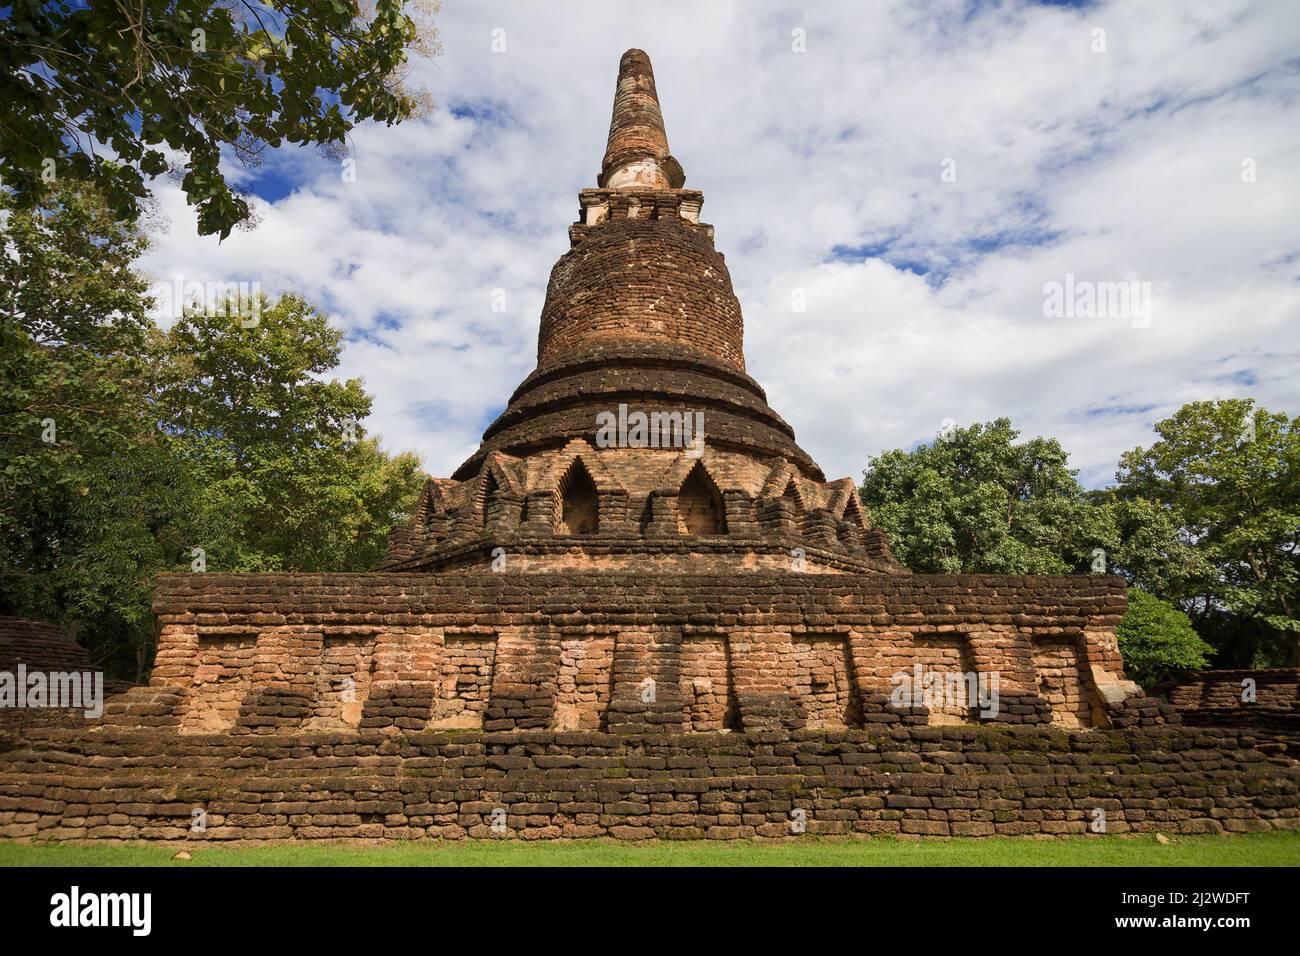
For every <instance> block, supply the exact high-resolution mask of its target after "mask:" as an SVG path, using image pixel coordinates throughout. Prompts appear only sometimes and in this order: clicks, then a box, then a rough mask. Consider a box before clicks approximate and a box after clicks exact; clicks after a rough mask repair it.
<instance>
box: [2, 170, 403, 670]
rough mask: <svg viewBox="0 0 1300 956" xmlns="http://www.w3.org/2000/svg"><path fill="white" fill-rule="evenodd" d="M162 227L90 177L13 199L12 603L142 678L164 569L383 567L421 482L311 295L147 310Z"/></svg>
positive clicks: (8, 453)
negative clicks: (28, 201)
mask: <svg viewBox="0 0 1300 956" xmlns="http://www.w3.org/2000/svg"><path fill="white" fill-rule="evenodd" d="M145 242H146V239H145V237H144V236H143V235H142V234H141V233H140V232H139V231H137V230H136V229H135V228H134V227H132V226H130V225H126V224H123V223H121V222H119V221H118V220H117V219H116V217H115V215H114V214H113V212H112V211H111V210H110V209H109V208H108V207H107V205H106V204H105V203H103V202H102V201H101V200H100V199H99V198H98V197H97V196H96V195H95V193H94V192H93V191H92V190H89V189H87V188H84V187H82V186H80V185H74V184H72V183H59V184H57V186H56V188H55V189H54V190H53V191H52V192H51V193H50V194H48V195H47V197H46V199H45V200H44V201H43V202H42V203H41V204H40V205H39V206H38V207H35V208H31V209H19V208H15V207H14V205H13V203H12V197H11V196H9V195H7V194H0V247H2V251H3V254H0V278H2V279H3V280H4V282H3V285H2V286H0V288H3V289H4V290H5V291H4V293H3V294H2V295H0V613H6V614H15V615H18V616H21V617H31V618H36V619H40V620H46V621H51V622H53V623H57V624H61V625H64V626H65V627H67V628H68V629H69V630H71V631H72V632H73V633H74V634H76V635H77V639H78V640H79V641H80V642H81V643H82V644H84V645H85V646H86V647H87V648H88V649H89V650H90V651H91V655H92V658H93V659H94V660H95V661H96V663H98V664H100V665H102V666H104V667H105V669H106V670H107V671H108V672H109V673H110V675H111V676H120V677H134V678H136V679H140V678H142V677H143V676H144V674H145V671H146V669H147V666H148V662H149V660H150V659H151V656H152V654H151V652H152V648H153V646H154V640H155V633H154V619H153V615H152V613H151V610H150V594H151V591H152V588H153V580H154V577H155V575H156V574H157V573H159V572H161V571H188V570H190V568H191V561H192V560H193V558H194V551H193V549H194V548H204V549H205V551H206V552H207V554H206V555H205V559H206V563H207V567H208V569H209V570H290V571H293V570H336V571H347V570H365V569H369V568H372V567H374V566H375V564H377V563H378V560H379V557H380V555H381V554H382V553H383V549H384V546H385V543H386V538H387V532H388V530H389V528H391V527H392V526H393V525H394V524H397V523H398V522H400V521H402V520H404V519H405V518H406V517H407V516H408V515H409V513H410V511H411V509H412V507H413V506H414V503H415V500H416V498H417V496H418V494H419V489H420V487H421V485H422V484H423V475H422V473H421V468H420V462H419V460H418V459H417V458H416V457H415V456H414V455H410V454H405V455H397V456H389V455H388V454H386V453H385V452H384V451H382V450H381V449H380V447H379V443H378V442H377V441H376V440H375V439H373V438H368V437H366V435H365V433H364V430H363V429H362V428H361V426H360V424H359V422H360V420H361V419H363V418H364V417H365V416H366V415H367V414H368V413H369V411H370V399H369V397H368V396H367V395H366V394H365V392H364V390H363V389H362V387H361V383H360V382H359V381H355V380H353V381H348V382H338V381H334V380H330V379H327V378H326V377H325V376H327V375H328V373H329V372H330V371H331V370H332V369H334V368H335V367H336V366H337V364H338V359H339V355H340V348H341V340H342V336H341V333H339V332H338V331H337V330H335V329H332V328H330V327H329V324H328V322H327V321H326V320H325V318H324V317H323V316H321V315H319V314H318V313H316V312H315V310H313V309H311V308H310V307H309V306H308V305H307V304H306V303H305V302H303V301H302V300H301V299H300V298H297V297H293V296H289V297H285V298H284V299H281V300H280V301H279V302H278V303H276V304H275V305H273V306H272V305H268V304H267V303H265V302H264V301H263V300H261V299H258V300H257V301H256V302H255V303H251V302H250V303H245V305H246V306H247V309H246V311H245V312H244V313H240V312H238V311H234V312H228V313H216V314H211V315H207V314H189V315H186V316H185V317H184V318H182V319H181V320H180V321H178V322H177V323H176V325H175V326H174V327H173V329H172V330H171V331H170V332H166V333H164V332H163V331H162V330H160V329H158V328H156V327H155V326H154V325H153V324H152V322H151V321H150V319H149V317H148V310H149V308H150V301H149V298H148V294H147V289H146V285H145V282H144V280H142V279H141V278H140V277H139V276H137V275H136V274H135V273H133V272H132V271H131V262H132V260H133V259H134V258H135V257H136V256H137V255H139V254H140V252H142V251H143V249H144V246H145Z"/></svg>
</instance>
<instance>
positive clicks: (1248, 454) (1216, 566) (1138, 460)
mask: <svg viewBox="0 0 1300 956" xmlns="http://www.w3.org/2000/svg"><path fill="white" fill-rule="evenodd" d="M1155 429H1156V432H1157V434H1158V435H1159V436H1160V439H1159V441H1157V442H1156V443H1155V444H1153V445H1152V446H1151V447H1150V448H1146V449H1143V448H1135V449H1133V450H1132V451H1130V452H1128V453H1126V454H1125V455H1124V456H1123V457H1122V458H1121V460H1120V467H1119V472H1118V474H1117V475H1116V478H1117V486H1116V488H1115V496H1116V498H1117V499H1118V500H1120V501H1124V502H1130V503H1132V502H1139V501H1142V502H1148V503H1149V506H1154V507H1157V508H1159V509H1161V510H1163V511H1164V512H1165V513H1166V514H1167V515H1168V520H1169V521H1170V522H1171V523H1172V524H1173V525H1175V526H1176V527H1177V538H1178V541H1179V545H1180V547H1182V548H1183V549H1186V550H1189V551H1191V552H1194V554H1195V556H1196V559H1195V562H1194V564H1192V565H1191V566H1190V567H1188V568H1187V569H1186V573H1184V574H1181V575H1179V576H1178V577H1177V578H1176V579H1173V580H1170V581H1168V582H1167V584H1168V587H1169V592H1168V596H1171V597H1173V598H1174V599H1176V600H1177V602H1178V603H1179V605H1180V606H1181V607H1183V609H1184V610H1186V611H1187V612H1188V613H1189V614H1190V616H1191V618H1192V620H1193V621H1194V622H1196V623H1197V626H1198V628H1201V629H1203V632H1206V631H1208V630H1210V629H1212V628H1215V629H1224V630H1228V631H1232V632H1234V633H1235V635H1236V639H1237V640H1238V641H1240V640H1241V637H1242V635H1241V629H1240V627H1237V626H1234V625H1232V624H1231V623H1229V620H1230V618H1231V617H1233V616H1235V617H1237V618H1240V619H1241V620H1243V621H1246V622H1249V624H1250V625H1251V626H1252V628H1253V631H1254V639H1253V641H1250V642H1248V643H1249V645H1253V646H1247V647H1246V648H1245V649H1244V650H1239V651H1238V653H1242V654H1244V656H1246V657H1247V658H1248V659H1247V660H1246V661H1245V662H1246V663H1251V664H1258V663H1267V662H1269V661H1273V660H1279V659H1281V658H1283V657H1289V658H1290V661H1291V663H1292V664H1295V665H1300V617H1297V610H1298V608H1300V418H1290V419H1289V418H1287V416H1285V415H1282V414H1275V413H1271V412H1269V411H1267V410H1266V409H1263V408H1259V409H1256V408H1255V403H1254V402H1253V401H1252V400H1250V399H1228V400H1224V401H1201V402H1191V403H1190V404H1187V405H1184V406H1183V407H1182V408H1181V409H1179V411H1178V412H1177V413H1176V414H1175V415H1173V417H1171V418H1167V419H1165V420H1164V421H1161V422H1159V423H1158V424H1157V425H1156V426H1155Z"/></svg>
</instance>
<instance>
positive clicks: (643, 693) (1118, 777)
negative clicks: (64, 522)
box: [0, 50, 1300, 841]
mask: <svg viewBox="0 0 1300 956" xmlns="http://www.w3.org/2000/svg"><path fill="white" fill-rule="evenodd" d="M684 183H685V176H684V173H683V170H682V167H681V164H680V163H679V162H678V161H677V160H676V159H675V158H674V157H673V156H672V155H671V154H670V153H669V151H668V141H667V136H666V134H665V132H664V125H663V117H662V113H661V111H660V108H659V102H658V97H657V94H656V91H655V86H654V76H653V73H652V71H651V67H650V61H649V58H648V57H647V56H646V55H645V54H644V53H643V52H641V51H639V50H630V51H628V52H627V53H626V54H625V55H624V56H623V58H622V61H621V62H620V65H619V75H618V81H617V87H616V94H615V102H614V111H613V116H612V119H611V123H610V134H609V141H608V148H607V150H606V155H605V160H604V163H603V165H602V168H601V171H600V173H599V175H598V177H597V186H596V188H594V189H585V190H583V191H582V192H581V193H580V194H579V202H580V212H579V217H578V221H577V222H576V223H575V224H573V225H572V226H571V227H570V228H569V240H570V249H569V250H568V251H567V252H566V253H565V254H564V255H563V256H561V257H560V260H559V261H558V262H557V263H556V265H555V268H554V270H553V272H552V274H551V281H550V285H549V288H548V290H547V297H546V302H545V305H544V306H543V309H542V315H541V323H540V330H539V336H538V351H537V368H536V369H535V370H534V371H533V372H532V373H531V374H530V375H528V376H527V378H525V380H524V381H523V383H522V384H520V386H519V387H518V388H517V389H516V390H515V392H514V394H513V395H512V396H511V398H510V401H509V403H508V405H507V407H506V408H505V410H504V411H503V412H502V413H501V415H500V416H499V417H498V418H497V419H496V420H495V421H494V422H492V423H491V424H490V425H489V426H488V427H487V429H486V431H485V433H484V436H483V441H482V443H481V445H480V447H479V448H478V450H477V451H476V452H475V453H474V454H473V455H471V456H470V457H469V458H468V459H467V460H466V461H465V462H464V463H463V464H461V465H460V466H459V467H458V468H457V469H455V470H454V471H453V472H452V473H451V475H450V477H448V478H430V479H429V480H428V481H427V482H426V484H425V487H424V489H423V491H422V493H421V495H420V498H419V502H418V505H417V507H416V509H415V513H414V515H413V517H412V518H411V520H410V521H408V522H406V523H405V524H403V525H401V526H400V527H398V528H396V529H395V530H394V532H393V534H392V536H391V539H390V545H389V549H388V553H387V555H386V556H385V558H384V560H383V562H382V563H381V565H380V567H379V568H378V569H376V570H375V571H372V572H366V573H359V574H215V573H205V574H187V575H163V576H160V578H159V579H158V581H157V584H156V587H155V591H154V610H155V612H156V614H157V616H158V624H159V629H160V640H159V645H158V650H157V654H156V657H155V661H154V667H153V671H152V675H151V679H150V683H149V686H147V687H138V688H134V689H131V690H129V691H127V692H126V693H123V694H120V695H118V696H116V697H114V698H113V699H112V700H110V702H109V704H108V706H107V708H106V711H105V714H104V716H103V718H102V719H101V720H99V721H96V722H93V723H90V724H86V725H85V726H79V727H67V728H45V729H33V730H30V731H29V730H24V731H23V732H22V733H20V734H18V735H16V736H15V735H10V736H9V737H7V738H0V751H3V752H2V753H0V839H3V838H11V839H44V840H63V839H169V840H172V839H174V840H199V841H201V840H228V839H316V838H414V837H447V838H464V837H485V838H514V837H520V838H524V839H538V838H569V837H591V836H613V837H621V838H629V839H633V838H648V837H660V838H688V837H701V838H718V839H732V838H786V839H796V838H798V837H799V836H800V835H802V834H805V833H812V834H856V835H871V834H904V835H916V836H930V835H945V836H947V835H953V836H962V835H965V836H983V835H992V834H1009V835H1010V834H1066V833H1102V832H1106V833H1121V832H1126V831H1146V830H1154V829H1164V830H1169V831H1175V832H1241V831H1247V830H1258V829H1272V828H1296V827H1297V826H1300V763H1297V761H1296V759H1295V748H1296V746H1297V743H1298V742H1297V740H1296V736H1295V735H1294V734H1293V733H1291V732H1290V731H1288V730H1286V729H1285V728H1283V729H1282V730H1281V731H1279V730H1278V729H1277V728H1265V729H1264V730H1259V729H1257V728H1253V727H1250V726H1243V725H1232V726H1214V727H1210V726H1205V727H1201V726H1197V727H1192V726H1188V725H1185V724H1184V723H1183V721H1182V719H1181V715H1180V713H1179V706H1180V704H1179V700H1180V699H1179V698H1177V697H1176V698H1175V701H1174V703H1169V702H1166V701H1164V700H1161V699H1158V698H1154V697H1150V698H1149V697H1147V696H1145V695H1144V694H1143V693H1142V692H1141V690H1140V688H1138V686H1137V685H1136V684H1134V683H1132V682H1131V681H1128V680H1126V679H1125V676H1124V670H1123V664H1122V661H1121V659H1120V655H1119V651H1118V645H1117V641H1116V635H1115V628H1116V626H1117V624H1118V623H1119V620H1120V618H1121V617H1122V615H1123V614H1124V611H1125V609H1126V606H1127V605H1126V598H1125V589H1124V583H1123V582H1122V581H1121V580H1120V579H1119V578H1116V577H1110V576H1102V575H1077V576H1064V577H1047V576H999V575H923V574H912V573H909V572H908V571H907V570H906V569H905V568H903V567H902V566H901V565H900V564H899V563H898V562H897V561H896V560H895V558H894V557H893V555H892V553H891V552H890V548H889V542H888V539H887V536H886V535H885V534H884V533H883V532H882V531H880V530H879V529H876V528H873V527H872V524H871V521H870V515H869V514H868V512H867V509H866V508H865V507H864V506H863V504H862V502H861V500H860V499H859V497H858V491H857V488H856V486H855V484H854V482H853V480H852V479H850V478H840V479H837V480H833V481H828V480H826V478H825V476H824V475H823V473H822V472H821V470H820V468H818V466H817V464H816V463H815V462H814V461H813V460H812V458H811V457H810V456H809V455H808V454H807V453H806V452H804V451H803V449H801V448H800V447H799V446H798V445H797V444H796V442H795V439H794V431H793V429H792V428H791V427H790V426H789V425H788V424H787V423H786V422H785V421H784V420H783V419H781V418H780V416H778V415H777V414H776V412H775V411H773V410H772V409H771V408H770V407H769V406H768V404H767V399H766V395H765V393H764V392H763V390H762V388H761V387H760V386H759V385H758V383H757V382H755V381H754V380H753V379H752V378H750V377H749V375H748V374H747V373H746V371H745V358H744V349H743V322H742V318H741V310H740V305H739V303H738V301H737V299H736V296H735V293H734V292H733V290H732V287H731V280H730V276H729V273H728V271H727V267H726V264H725V262H724V260H723V256H722V254H721V253H719V252H718V251H717V250H716V249H715V248H714V231H713V227H712V226H709V225H707V224H704V223H702V222H701V221H700V210H701V206H702V203H703V195H702V194H701V193H700V192H699V191H697V190H691V189H686V188H684ZM994 681H996V683H993V682H994ZM906 688H912V689H914V690H915V691H916V693H914V694H900V690H903V689H906ZM927 689H928V690H930V691H946V692H934V693H927V692H926V690H927ZM990 692H991V694H990ZM990 705H991V706H990ZM200 817H201V818H202V819H203V820H204V821H205V823H204V826H203V827H201V828H195V826H194V824H193V821H194V820H195V819H197V818H200ZM1099 820H1102V821H1103V823H1102V825H1101V826H1100V827H1099V826H1098V821H1099Z"/></svg>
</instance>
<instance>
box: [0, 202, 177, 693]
mask: <svg viewBox="0 0 1300 956" xmlns="http://www.w3.org/2000/svg"><path fill="white" fill-rule="evenodd" d="M146 242H147V240H146V239H145V237H144V236H143V234H141V233H140V232H139V231H137V230H136V229H134V228H133V227H131V226H129V225H124V224H122V223H121V222H119V221H118V220H117V219H116V217H115V216H114V214H113V212H112V211H111V210H110V209H109V208H108V207H107V206H106V205H105V203H104V202H103V201H102V200H101V199H100V198H99V197H98V196H97V195H96V194H95V193H94V192H93V191H91V190H87V189H84V188H81V187H79V186H76V185H74V184H70V183H61V184H58V185H57V186H56V188H54V189H53V190H51V191H50V192H49V193H47V194H46V195H45V197H44V198H43V200H42V201H41V202H40V203H39V204H38V205H36V206H35V207H32V208H27V209H19V208H15V206H14V203H13V201H12V196H10V195H9V194H7V193H0V244H2V245H3V255H0V278H2V280H3V281H0V286H2V287H3V288H4V289H5V290H6V293H5V295H4V296H3V299H2V300H0V439H2V440H0V608H3V609H4V610H5V611H6V612H8V613H13V614H19V615H24V616H29V617H36V618H42V619H46V620H52V621H57V622H59V623H64V624H68V625H71V626H72V627H73V629H74V630H75V629H76V628H78V627H80V626H82V625H85V624H89V625H91V627H92V628H93V629H95V634H94V635H92V636H91V640H90V643H91V644H93V645H94V646H93V647H92V650H94V651H95V652H96V656H97V658H98V659H99V660H101V661H103V660H104V659H105V658H106V657H114V656H115V655H118V654H121V655H122V657H123V658H124V660H125V662H126V663H124V664H123V671H124V672H127V671H129V668H130V666H131V664H132V663H133V662H134V661H135V660H137V659H138V658H139V657H140V653H139V652H140V650H141V648H140V647H139V646H137V645H136V644H135V643H133V642H136V641H137V639H139V640H145V641H147V639H148V636H149V631H151V626H150V627H148V628H145V629H143V631H142V630H141V624H142V620H143V614H147V612H148V606H149V605H148V589H149V580H148V578H149V576H150V574H151V572H152V570H154V569H156V568H158V567H160V566H163V565H165V564H167V563H168V562H167V560H166V559H165V558H164V557H163V554H162V551H163V550H165V548H164V547H163V546H162V545H161V544H160V542H161V541H163V540H164V539H165V538H166V537H167V534H168V531H167V529H168V528H170V527H172V526H173V525H174V522H175V521H177V520H178V519H179V517H180V516H181V515H182V514H183V508H182V505H181V504H180V502H179V501H178V500H177V499H176V497H175V495H176V493H177V492H178V491H179V490H180V489H181V488H182V487H183V482H182V481H181V480H180V479H179V478H178V477H177V476H176V475H175V474H174V473H172V472H173V471H174V469H172V468H171V467H170V466H169V465H168V464H167V463H168V458H169V454H170V452H169V449H168V448H167V447H166V446H167V441H166V438H165V436H162V435H160V434H158V433H157V431H156V429H155V428H154V424H153V420H152V415H151V412H150V410H149V407H148V403H147V396H148V392H149V389H150V381H149V376H150V369H151V364H150V363H149V361H148V360H147V356H148V335H149V330H150V328H151V323H150V321H149V318H148V316H147V314H146V306H147V301H146V297H145V283H144V281H143V280H142V279H140V278H139V277H138V276H137V275H135V273H133V272H132V270H131V262H132V260H133V259H134V258H135V257H136V256H138V255H139V254H140V253H141V252H143V250H144V248H145V245H146ZM150 474H163V475H164V476H165V477H163V478H160V479H157V480H154V481H150V480H149V479H147V478H146V476H147V475H150ZM127 516H130V518H131V520H130V521H127ZM142 634H143V637H141V635H142ZM109 645H112V646H113V648H114V649H113V650H105V649H106V648H108V647H109ZM100 651H105V654H104V655H102V656H101V655H100V653H99V652H100Z"/></svg>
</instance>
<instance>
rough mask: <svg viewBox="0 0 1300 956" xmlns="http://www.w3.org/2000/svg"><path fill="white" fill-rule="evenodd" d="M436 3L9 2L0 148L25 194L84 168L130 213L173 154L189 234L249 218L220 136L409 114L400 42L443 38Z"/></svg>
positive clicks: (287, 135) (314, 139) (223, 231)
mask: <svg viewBox="0 0 1300 956" xmlns="http://www.w3.org/2000/svg"><path fill="white" fill-rule="evenodd" d="M435 9H436V2H430V0H425V2H424V3H423V4H417V3H412V2H408V0H373V5H372V6H371V5H369V4H368V5H367V8H363V7H361V6H360V5H358V0H327V2H313V0H135V2H132V3H116V2H115V3H109V2H105V0H90V2H87V3H74V2H71V0H59V2H55V3H37V2H33V0H19V2H15V3H13V4H11V5H10V8H9V10H8V12H7V15H6V17H5V18H4V19H2V20H0V112H3V115H4V117H5V120H4V122H3V123H0V159H2V160H3V168H2V171H0V175H3V177H4V179H5V182H6V184H7V185H8V186H9V187H10V188H12V189H13V190H15V191H16V194H17V195H18V196H19V197H21V198H22V199H23V200H24V201H25V202H26V203H28V204H29V205H30V204H34V203H36V202H39V201H40V197H41V193H42V192H43V189H44V187H45V185H46V184H47V183H49V182H50V181H52V180H54V179H57V180H66V179H77V180H81V181H83V182H93V183H94V184H95V186H96V187H97V188H98V190H99V191H100V192H101V193H102V194H103V195H104V196H105V197H106V198H107V201H108V203H109V205H110V207H111V208H112V209H113V210H114V211H115V212H116V214H117V215H118V217H119V218H121V219H123V220H127V221H132V220H134V219H135V218H136V216H137V214H138V212H139V209H140V201H141V199H142V198H144V197H145V196H146V195H147V194H148V189H147V187H146V185H145V177H154V176H158V175H161V174H162V173H165V172H167V171H168V169H169V168H170V163H171V161H172V160H171V156H169V152H168V151H170V153H171V155H172V156H178V157H180V160H181V161H182V162H183V164H184V168H185V172H184V175H183V178H182V181H181V186H182V188H183V189H184V190H185V194H186V196H187V198H188V200H189V202H190V204H191V205H197V206H198V222H199V232H200V233H201V234H204V235H208V234H211V233H219V234H220V235H221V237H222V238H224V237H225V236H226V235H228V234H229V232H230V230H231V228H232V227H233V226H234V225H235V224H237V223H239V222H242V221H245V220H247V219H248V217H249V215H250V212H249V207H248V204H247V202H246V201H245V200H244V199H242V198H240V197H239V196H237V195H236V194H235V193H234V192H233V191H232V190H231V188H230V185H229V184H228V182H227V180H226V177H225V175H224V174H223V172H222V170H221V168H220V163H221V161H222V159H223V148H226V150H227V152H228V153H233V154H235V155H237V156H239V157H240V158H242V159H245V160H252V159H255V158H256V157H257V155H258V154H259V153H260V152H261V151H262V149H263V148H264V147H266V146H268V145H269V146H271V147H273V148H274V147H278V146H279V145H280V144H281V143H284V142H288V143H315V144H322V145H326V146H331V145H333V146H337V145H338V144H342V143H343V142H344V140H345V137H346V136H347V133H348V131H349V130H351V129H352V127H353V126H354V125H355V124H356V123H358V122H362V121H365V120H378V121H380V122H384V123H387V124H390V125H391V124H393V123H397V122H400V121H401V120H403V119H405V118H407V117H409V116H411V115H413V114H414V113H416V112H418V110H419V108H420V105H421V101H420V97H419V96H417V95H412V94H411V93H410V92H408V91H407V90H406V89H405V88H404V87H403V85H402V78H403V77H404V75H405V73H406V69H407V66H406V65H407V55H408V50H411V51H414V52H416V53H417V54H419V55H425V56H427V55H432V54H434V53H436V52H437V44H436V39H435V33H434V31H433V30H432V27H431V26H430V24H429V16H430V15H431V13H432V12H433V11H434V10H435Z"/></svg>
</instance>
